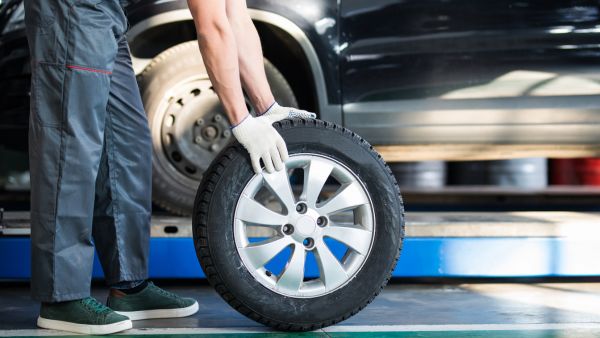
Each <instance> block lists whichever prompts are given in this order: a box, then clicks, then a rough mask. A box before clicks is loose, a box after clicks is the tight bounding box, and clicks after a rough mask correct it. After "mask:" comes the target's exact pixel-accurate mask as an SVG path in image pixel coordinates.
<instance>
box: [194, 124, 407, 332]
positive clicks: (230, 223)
mask: <svg viewBox="0 0 600 338" xmlns="http://www.w3.org/2000/svg"><path fill="white" fill-rule="evenodd" d="M274 126H275V128H276V129H277V130H278V131H279V133H280V134H281V135H282V137H283V138H284V140H285V141H286V144H287V147H288V150H289V153H290V159H289V160H288V161H287V162H286V166H287V170H284V171H282V172H280V173H284V174H285V175H289V177H290V181H294V180H296V182H297V178H298V177H297V176H294V173H295V171H294V170H296V169H294V165H293V164H290V163H294V161H296V162H298V163H299V165H304V167H303V168H304V169H302V172H301V175H300V177H301V178H300V181H301V184H302V190H303V191H304V189H305V188H304V187H305V186H311V184H308V183H305V182H313V183H314V182H317V180H316V179H313V178H311V175H313V174H312V171H311V170H312V169H311V168H312V166H313V165H314V166H315V169H314V175H321V174H322V173H325V175H327V172H328V170H329V169H323V168H325V167H326V164H323V163H330V164H329V165H330V166H332V167H333V169H332V170H331V174H330V176H327V178H326V179H327V181H326V182H327V185H326V187H327V186H329V185H332V184H333V185H335V184H334V183H335V182H334V183H331V182H333V181H334V180H332V177H334V174H336V173H337V175H342V174H343V175H346V176H347V174H348V173H350V174H351V175H352V176H348V177H350V178H349V179H346V178H344V177H346V176H343V175H342V176H343V177H342V178H340V179H339V181H340V182H344V183H343V184H340V185H341V188H335V187H334V190H335V189H338V190H336V191H335V192H334V193H333V194H332V196H330V197H326V196H325V197H323V196H321V195H319V196H320V197H319V199H320V200H317V201H316V202H315V204H314V205H317V206H318V205H320V208H321V209H317V208H316V207H315V210H324V209H326V208H327V205H329V204H330V203H332V201H334V200H335V198H336V197H337V198H338V199H337V200H338V201H340V198H341V197H340V196H343V198H346V197H348V196H358V195H361V194H363V193H364V192H365V191H366V192H367V195H368V199H363V200H361V201H358V200H357V201H354V200H349V201H347V203H348V205H351V204H352V205H353V204H358V205H359V206H358V207H356V208H355V209H352V210H350V211H343V212H341V213H340V214H343V213H347V212H351V213H352V214H353V217H354V218H353V219H352V223H357V226H358V227H363V226H364V229H369V228H368V227H367V226H366V225H365V224H366V221H362V220H367V221H368V220H369V218H368V215H369V212H372V216H373V218H372V219H371V221H372V223H371V227H370V229H371V235H369V236H372V238H371V244H370V249H369V251H368V253H366V249H365V248H366V247H363V248H362V250H363V251H364V252H365V253H364V256H365V257H364V260H363V261H362V263H360V264H361V265H358V263H357V262H358V261H351V263H352V264H355V263H356V264H355V265H356V266H355V265H352V264H347V263H348V262H347V260H348V259H350V258H351V257H353V256H352V255H353V254H354V252H353V249H352V248H351V247H350V246H348V247H347V249H350V250H348V251H346V252H345V253H344V254H343V256H342V255H340V256H341V257H342V258H341V259H340V258H339V257H336V258H337V259H338V260H337V263H338V264H340V265H341V266H343V269H344V271H343V272H344V273H345V275H343V276H345V277H343V278H346V279H347V280H345V281H343V282H342V283H341V284H339V285H338V284H336V283H339V281H338V280H337V277H335V276H336V275H335V274H334V272H335V273H337V271H339V269H338V270H336V269H337V268H336V269H333V268H331V267H327V266H326V267H323V266H325V265H326V264H325V263H326V262H328V264H329V263H332V264H330V265H329V266H334V265H336V263H335V262H334V261H331V260H328V259H325V258H326V257H328V255H327V254H325V250H326V249H325V246H324V245H323V244H321V246H317V244H313V245H314V246H313V248H312V249H311V250H313V251H316V253H314V255H313V256H314V257H316V258H315V259H316V261H317V266H318V267H319V269H318V274H319V276H318V277H315V276H313V277H312V279H311V278H305V275H304V274H305V273H307V272H306V271H307V270H304V268H302V274H300V273H296V276H295V277H294V278H296V282H295V283H290V284H287V286H285V287H279V286H278V283H279V282H281V280H282V276H283V275H284V274H287V271H288V270H289V269H292V268H291V267H292V266H294V264H296V263H292V261H293V259H294V258H293V257H294V254H295V252H296V250H300V251H299V256H298V257H301V256H302V255H304V256H305V257H307V254H306V253H303V251H301V250H302V249H305V250H306V252H308V251H310V250H309V249H307V247H306V246H305V247H302V245H304V244H305V243H304V242H302V243H303V244H300V242H299V241H300V240H301V238H302V237H304V236H313V235H311V232H310V231H313V233H312V234H316V232H317V231H323V233H322V234H324V235H323V236H324V237H323V238H327V237H326V236H328V235H327V234H330V233H331V232H324V231H325V230H326V227H327V226H331V227H333V228H335V227H337V226H339V224H335V226H334V223H333V221H332V219H333V217H334V216H335V214H331V215H328V217H329V218H330V220H329V222H331V223H330V224H327V225H325V226H324V227H323V228H322V229H320V230H319V228H318V227H317V226H314V225H312V227H311V228H309V229H308V230H303V231H306V232H305V233H302V234H300V231H301V225H300V222H301V221H298V222H297V223H296V227H297V230H296V232H295V233H292V234H291V235H289V236H288V237H291V236H294V235H298V234H300V235H301V236H300V240H297V239H293V238H288V239H289V240H291V241H296V242H294V244H293V245H292V246H290V247H289V248H290V252H291V250H292V249H293V252H294V253H291V254H290V257H289V258H285V257H284V258H283V262H284V267H283V269H284V270H282V271H281V272H279V275H276V274H275V273H270V272H269V271H268V270H266V268H264V267H261V264H262V261H261V262H260V263H257V264H256V265H255V264H254V263H253V262H255V261H256V260H255V258H253V257H256V256H248V255H247V254H248V253H249V252H252V251H248V250H254V249H255V248H257V247H258V246H261V245H270V244H272V243H275V242H276V241H282V240H284V239H285V238H286V236H287V235H286V234H284V232H286V231H285V227H283V228H282V229H283V230H281V231H280V232H279V233H278V234H277V235H275V237H273V238H275V240H273V239H267V240H260V241H259V242H256V243H255V242H252V243H250V242H248V243H243V242H244V241H243V239H240V238H243V233H244V231H246V233H247V232H248V231H249V230H247V229H249V227H250V226H255V224H254V223H252V222H260V218H261V217H265V219H266V218H267V216H269V217H271V215H273V214H271V211H269V212H264V209H260V211H263V213H262V214H261V212H256V210H254V212H253V213H248V212H246V211H240V210H241V209H240V206H242V205H246V204H245V203H248V202H246V199H247V198H248V196H251V193H249V192H248V191H251V190H256V189H258V188H256V187H254V185H253V184H257V183H256V182H263V183H262V184H264V182H267V181H269V182H271V180H274V178H272V175H278V173H275V174H265V175H264V176H263V175H255V174H254V172H253V171H252V166H251V163H250V159H249V156H248V154H247V151H246V150H245V149H244V148H243V147H242V146H241V145H240V144H238V143H237V142H233V143H232V144H231V145H230V146H229V147H228V148H226V149H225V150H223V152H222V153H221V154H220V155H219V156H218V158H217V159H216V160H215V161H214V162H213V164H212V165H211V166H210V168H209V169H208V170H207V171H206V173H205V176H204V178H203V180H202V183H201V185H200V187H199V189H198V193H197V196H196V200H195V203H194V212H193V221H192V226H193V235H194V244H195V249H196V253H197V256H198V260H199V262H200V264H201V266H202V268H203V270H204V273H205V274H206V276H207V278H208V280H209V282H210V283H211V284H212V285H213V286H214V287H215V289H216V291H217V292H218V293H219V295H220V296H221V297H222V298H223V299H224V300H225V301H227V302H228V303H229V304H230V305H231V306H232V307H233V308H234V309H236V310H237V311H238V312H240V313H242V314H243V315H245V316H247V317H248V318H250V319H253V320H255V321H257V322H259V323H262V324H264V325H268V326H271V327H273V328H275V329H278V330H286V331H308V330H315V329H319V328H322V327H325V326H329V325H333V324H335V323H338V322H340V321H342V320H345V319H347V318H349V317H351V316H352V315H354V314H356V313H358V312H359V311H360V310H361V309H363V308H364V307H365V306H366V305H368V304H369V303H370V302H371V301H372V300H373V299H374V298H375V297H376V296H377V295H378V294H379V292H380V291H381V290H382V289H383V287H384V286H385V285H386V283H387V282H388V280H389V279H390V277H391V274H392V271H393V269H394V267H395V265H396V262H397V260H398V257H399V254H400V249H401V247H402V242H403V238H404V209H403V203H402V199H401V196H400V191H399V188H398V185H397V183H396V180H395V178H394V176H393V175H392V172H391V170H390V168H389V167H388V166H387V165H386V163H385V162H384V161H383V159H382V158H381V156H380V155H379V154H377V153H376V152H375V150H374V149H373V147H372V146H370V145H369V144H368V143H367V142H366V141H365V140H363V139H362V138H361V137H359V136H358V135H357V134H355V133H353V132H351V131H350V130H348V129H345V128H342V127H340V126H337V125H335V124H332V123H328V122H324V121H321V120H304V119H294V120H283V121H280V122H277V123H275V124H274ZM302 161H308V162H306V163H308V164H302V163H304V162H302ZM313 161H314V162H313ZM313 163H316V164H313ZM318 163H321V164H318ZM290 166H291V167H290ZM338 166H339V168H338ZM319 168H321V169H319ZM338 169H339V171H337V172H336V170H338ZM302 173H303V174H302ZM303 175H306V176H303ZM294 177H296V178H294ZM305 177H308V178H305ZM312 177H316V176H312ZM322 177H325V176H322ZM334 178H335V177H334ZM323 179H324V178H321V179H320V181H323ZM354 179H355V181H353V180H354ZM336 180H337V178H336ZM284 181H285V180H284ZM284 181H278V182H280V183H281V182H284ZM290 181H288V182H290ZM356 182H359V183H360V185H361V186H362V187H363V188H364V189H363V191H362V192H361V193H356V192H355V193H354V194H353V195H349V194H344V193H343V192H344V191H345V190H344V189H349V188H348V187H350V186H354V187H358V185H356ZM338 183H339V182H338ZM259 184H260V183H259ZM269 184H270V186H271V188H270V189H273V190H276V191H279V193H281V194H283V193H282V191H285V190H286V189H287V188H286V189H283V188H281V187H282V186H283V185H279V186H278V188H275V186H276V185H274V184H271V183H269ZM319 184H320V183H315V184H312V185H314V186H316V187H318V186H319ZM284 185H285V184H284ZM257 187H258V186H257ZM344 187H345V188H344ZM248 189H251V190H248ZM260 189H261V191H262V188H260ZM339 189H342V190H339ZM273 190H272V191H273ZM312 191H313V192H312V193H306V194H305V193H304V192H302V193H300V195H299V197H297V196H296V195H297V194H299V193H298V192H296V193H294V194H295V195H294V196H295V197H294V199H295V201H294V203H299V204H301V203H304V202H303V201H307V202H306V203H308V206H309V208H308V209H310V211H306V209H303V208H298V205H299V204H296V211H297V213H300V212H302V210H305V211H304V212H305V213H306V214H308V213H309V212H313V210H312V209H311V206H312V204H310V203H309V202H308V200H309V199H310V198H308V196H309V195H313V196H315V194H314V191H316V190H314V189H313V190H312ZM356 191H358V190H356ZM259 193H260V191H259V192H258V193H256V194H255V195H254V197H251V198H253V199H254V200H256V201H257V200H258V198H257V197H256V196H258V195H259ZM272 194H275V193H272ZM284 199H286V198H285V197H281V198H280V200H284ZM353 199H354V197H353ZM359 199H360V198H359ZM242 201H243V202H242ZM365 201H369V204H368V208H367V207H366V206H367V204H364V203H365ZM289 203H291V202H289ZM361 203H363V204H361ZM334 204H335V203H334ZM265 205H266V204H265ZM336 206H337V207H340V208H341V207H343V204H339V203H338V204H336ZM332 208H333V207H332ZM361 208H362V209H361ZM365 208H366V209H365ZM292 209H293V206H292V207H285V208H283V207H281V206H280V210H286V211H287V215H288V216H287V217H292V216H290V215H292V214H293V211H292ZM367 209H368V210H370V211H368V212H364V210H367ZM247 210H250V209H247ZM298 210H300V211H298ZM332 210H333V209H332ZM343 210H346V209H343ZM357 210H360V211H361V212H362V214H361V215H359V216H358V218H357V214H356V212H357ZM282 214H284V213H283V211H282ZM246 217H249V218H252V219H257V220H248V222H246ZM294 217H295V216H294ZM300 217H301V219H304V218H302V217H304V216H300ZM315 217H316V216H315ZM311 219H312V218H311ZM357 219H358V221H357ZM269 221H270V220H269ZM336 222H337V221H336ZM361 222H362V223H361ZM274 223H277V221H275V219H274ZM317 224H318V219H317ZM340 224H341V223H340ZM302 226H304V225H302ZM353 226H354V225H353ZM272 227H273V225H271V226H268V228H272ZM274 227H275V229H277V227H279V223H277V225H275V226H274ZM240 229H246V230H240ZM260 229H262V228H260V227H259V230H260ZM311 229H312V230H311ZM288 230H289V227H288ZM344 231H346V229H345V230H344ZM287 233H288V234H289V231H288V232H287ZM363 233H364V232H361V236H362V234H363ZM367 233H368V232H367ZM240 234H242V235H240ZM307 234H308V235H307ZM318 236H320V235H318V234H317V235H314V237H315V239H314V243H318V242H319V238H318ZM339 238H340V237H338V238H337V239H339ZM365 238H366V237H365ZM349 239H351V238H350V237H347V236H346V237H344V238H343V239H342V241H348V240H349ZM361 241H362V242H361V243H363V242H364V243H366V240H361ZM352 242H353V241H349V243H352ZM261 243H266V244H261ZM343 243H345V242H343ZM327 245H329V244H327ZM351 245H352V246H354V247H360V246H361V245H360V244H357V245H355V244H351ZM264 248H265V247H262V248H261V249H260V250H263V249H264ZM328 248H330V247H329V246H328ZM277 250H278V249H275V250H273V251H272V252H271V254H270V255H272V254H273V252H276V251H277ZM286 250H287V249H286ZM321 250H323V251H321ZM342 251H343V250H342ZM351 251H352V252H351ZM282 252H283V251H282ZM330 252H331V253H333V249H331V251H330ZM280 254H281V253H280ZM252 255H254V254H252ZM246 256H248V257H250V259H246V260H245V259H244V258H243V257H246ZM265 257H266V256H265ZM320 257H323V258H320ZM329 257H330V256H329ZM305 259H308V258H305ZM273 260H276V259H275V258H274V259H273ZM267 264H270V263H267ZM357 266H358V267H359V268H358V269H356V267H357ZM257 267H258V268H257ZM350 269H354V270H352V271H354V272H353V274H352V275H351V274H350V272H349V271H350ZM284 271H285V272H284ZM291 274H292V272H290V276H292V275H291ZM264 276H267V277H264ZM329 276H334V277H331V278H330V277H329ZM271 279H272V280H273V283H271V282H270V280H271ZM292 279H293V278H291V277H290V278H288V279H287V280H286V282H287V281H289V280H292ZM300 281H301V282H300ZM272 284H273V285H275V286H273V285H272ZM328 284H329V285H331V288H328V286H327V285H328ZM289 285H292V286H291V287H290V286H289ZM297 285H300V286H299V287H298V288H297V289H296V286H297ZM336 285H337V286H336ZM308 286H310V287H308ZM319 288H320V289H319ZM315 290H321V293H318V292H316V291H315Z"/></svg>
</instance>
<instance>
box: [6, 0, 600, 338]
mask: <svg viewBox="0 0 600 338" xmlns="http://www.w3.org/2000/svg"><path fill="white" fill-rule="evenodd" d="M22 1H23V0H8V1H6V0H2V1H0V32H1V34H0V336H15V335H26V336H36V335H40V334H42V333H41V332H39V331H36V330H35V318H36V316H37V313H36V311H37V310H38V309H37V306H38V305H37V304H35V303H33V302H32V301H30V300H29V298H28V282H29V278H30V276H31V273H30V260H31V257H30V239H29V233H30V229H29V212H28V210H29V191H30V181H29V172H28V167H29V164H28V155H27V121H28V119H29V98H30V95H31V94H30V92H29V77H30V66H29V62H30V60H29V56H28V51H27V41H26V39H25V36H24V18H23V5H22ZM248 6H249V8H250V11H251V16H252V18H253V20H254V21H255V24H256V26H257V29H258V31H259V34H260V36H261V40H262V43H263V48H264V53H265V67H266V70H267V75H268V77H269V80H270V82H271V85H272V86H273V88H274V91H275V94H276V96H277V100H278V101H279V102H285V103H287V104H288V105H299V106H300V108H304V109H309V110H311V111H315V112H316V113H317V114H318V116H319V118H321V119H323V120H328V121H331V122H335V123H338V124H340V125H343V126H345V127H347V128H349V129H351V130H353V131H355V132H357V133H358V134H359V135H361V136H363V137H364V138H365V139H366V141H368V142H370V143H371V144H372V145H373V146H375V150H377V151H379V152H380V153H381V154H382V156H383V159H384V160H386V161H387V163H388V165H389V167H390V169H391V171H392V173H393V175H394V177H395V178H396V180H397V182H398V184H399V187H400V191H401V194H402V197H403V200H404V207H405V211H406V214H405V217H406V233H405V238H404V244H403V249H402V252H401V255H400V258H399V260H398V263H397V265H396V267H395V269H394V271H393V274H392V279H391V280H390V282H389V285H388V286H387V287H386V288H385V289H384V290H383V292H382V294H381V295H380V296H379V297H378V298H376V299H375V300H374V302H373V303H372V304H370V305H369V306H368V307H367V308H366V309H365V310H363V311H362V312H360V313H359V314H358V315H356V316H354V317H352V318H350V319H349V320H348V321H345V322H342V323H341V324H339V325H336V326H332V327H329V328H324V329H320V330H317V331H314V332H309V333H304V334H302V335H303V336H324V337H325V336H333V337H349V336H369V337H384V336H393V337H411V336H414V335H417V334H419V336H420V337H465V336H469V337H575V338H577V337H600V66H599V65H600V43H598V41H600V3H598V2H597V1H591V0H577V1H575V0H552V1H536V0H520V1H516V0H515V1H513V0H494V1H491V2H485V3H481V2H476V1H472V0H452V1H441V0H440V1H437V0H432V1H397V0H377V1H355V0H341V1H329V0H327V1H325V0H322V1H320V0H302V1H294V2H285V3H279V2H274V1H267V0H248ZM128 19H129V21H130V26H131V27H130V33H129V35H128V40H129V42H130V45H131V52H132V56H133V60H134V64H133V67H134V70H135V71H136V74H137V75H138V82H139V83H140V89H141V91H142V94H143V98H144V104H145V107H146V110H147V113H148V116H149V124H150V127H151V130H152V137H153V149H154V157H155V162H156V163H154V164H153V173H154V181H153V182H154V185H153V189H154V195H153V200H154V213H153V218H152V228H151V235H152V238H151V250H150V278H151V279H152V280H154V281H155V282H156V283H157V284H159V285H163V286H165V287H166V288H167V289H169V290H175V291H177V292H179V293H181V294H185V295H189V296H193V297H196V298H197V299H198V300H199V303H200V312H199V313H198V314H196V315H195V316H194V317H192V318H185V319H179V320H173V319H170V320H153V321H142V322H139V324H136V327H135V329H134V330H133V331H132V333H131V335H142V334H159V335H163V336H171V335H173V336H178V335H184V334H190V335H195V334H199V335H214V336H218V335H231V336H263V335H266V336H269V335H271V336H273V337H279V336H285V335H286V334H284V333H277V332H275V331H272V330H270V329H267V328H265V327H262V326H261V325H260V324H257V323H255V322H253V321H251V320H250V319H248V318H246V317H244V316H242V315H240V314H239V313H237V312H236V311H235V310H233V309H231V308H229V307H228V305H227V303H225V302H224V301H222V300H221V299H220V298H219V297H218V295H217V293H216V292H215V291H213V289H212V287H211V286H210V285H209V284H208V283H207V281H206V278H205V274H204V272H203V271H202V269H201V267H200V264H199V263H198V259H197V256H196V252H195V248H194V242H193V239H192V219H191V217H190V213H191V207H192V205H193V203H194V196H195V193H196V190H197V187H198V184H199V183H200V180H201V178H202V174H203V172H204V171H205V170H206V169H207V168H208V166H209V164H210V163H211V161H212V160H213V159H214V158H215V157H216V156H217V155H218V154H219V152H220V151H221V150H222V149H224V148H225V147H226V145H227V144H228V143H229V142H232V141H233V137H232V135H231V133H230V132H229V124H228V122H227V119H226V117H225V115H224V112H223V109H222V107H221V106H220V104H219V103H218V98H217V97H216V94H215V93H214V91H213V90H212V87H211V86H210V81H209V80H208V77H207V76H206V74H205V72H206V71H205V69H204V68H203V66H202V60H201V58H200V57H199V55H200V54H199V53H198V50H197V44H196V43H195V42H194V41H193V40H194V39H195V31H194V28H193V24H192V22H191V17H190V16H189V12H186V3H185V1H180V0H169V1H158V0H142V1H140V2H139V3H136V4H135V5H132V6H131V7H130V8H129V9H128ZM278 46H285V48H278ZM281 50H284V51H281ZM179 63H181V64H184V63H185V65H186V67H178V66H177V65H178V64H179ZM203 72H204V73H203ZM164 74H170V77H169V81H163V82H161V81H157V79H162V76H164ZM249 109H250V110H252V107H250V106H249ZM175 129H177V130H181V131H182V132H181V133H178V134H177V135H180V136H181V135H183V136H181V137H180V138H173V137H172V135H174V134H175V132H174V130H175ZM296 183H297V182H296V181H294V178H293V176H292V180H291V184H292V185H294V184H296ZM281 259H283V258H281ZM271 264H273V265H278V264H279V265H281V264H285V262H284V261H279V262H272V263H271ZM305 269H306V272H305V273H306V276H308V277H311V276H318V275H319V267H318V266H317V264H316V263H315V262H314V261H307V263H306V267H305ZM102 275H103V274H102V269H101V267H100V264H99V262H98V260H97V258H96V261H95V263H94V270H93V277H94V278H95V282H94V288H93V293H94V295H95V296H97V297H98V298H99V299H103V297H105V295H106V292H105V289H104V285H103V283H102ZM136 330H137V331H136ZM55 335H61V334H60V333H56V334H55ZM290 335H293V334H291V333H290Z"/></svg>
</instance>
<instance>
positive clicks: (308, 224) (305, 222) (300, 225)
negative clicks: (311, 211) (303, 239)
mask: <svg viewBox="0 0 600 338" xmlns="http://www.w3.org/2000/svg"><path fill="white" fill-rule="evenodd" d="M316 227H317V223H316V222H315V220H314V219H312V217H309V216H302V217H300V219H298V222H297V223H296V230H298V232H299V233H300V234H302V235H304V236H308V235H310V234H312V233H313V232H314V231H315V228H316Z"/></svg>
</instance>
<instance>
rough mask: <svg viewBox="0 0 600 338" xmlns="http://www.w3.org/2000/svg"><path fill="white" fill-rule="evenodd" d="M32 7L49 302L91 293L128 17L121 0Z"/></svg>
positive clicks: (39, 274)
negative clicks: (98, 211) (95, 233)
mask: <svg viewBox="0 0 600 338" xmlns="http://www.w3.org/2000/svg"><path fill="white" fill-rule="evenodd" d="M25 10H26V23H27V35H28V41H29V44H30V51H31V57H32V91H31V92H32V99H31V116H30V131H29V154H30V166H31V186H32V189H31V227H32V229H31V230H32V233H31V240H32V249H31V251H32V283H31V285H32V295H33V298H34V299H36V300H39V301H42V302H60V301H67V300H75V299H81V298H85V297H88V296H89V294H90V279H91V271H92V262H93V256H94V246H93V243H92V215H93V212H94V194H93V191H94V189H95V184H96V175H97V173H98V167H99V164H100V158H101V154H102V149H103V144H104V129H105V121H106V119H107V116H106V107H107V104H108V101H109V89H110V76H111V72H112V71H113V65H114V60H115V56H116V53H117V40H118V38H119V37H120V36H121V35H122V34H123V33H124V30H125V28H126V19H125V16H124V14H123V11H122V9H121V7H120V6H119V4H118V1H116V0H107V1H104V2H101V3H99V4H96V5H92V4H90V3H89V2H87V1H77V2H72V1H67V0H56V1H46V0H28V1H25ZM84 305H85V304H84ZM88 305H89V304H88ZM82 306H83V305H82ZM90 306H91V305H90Z"/></svg>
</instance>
